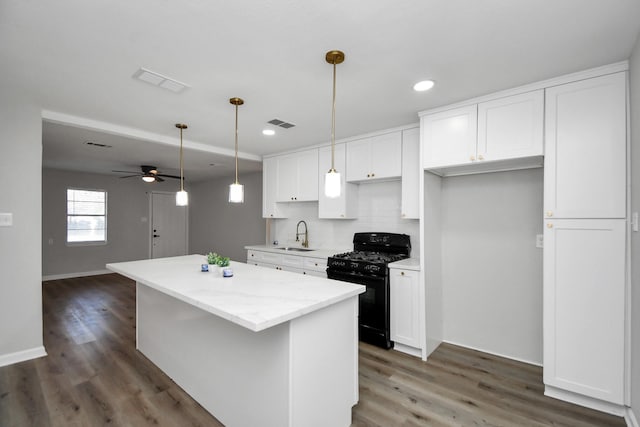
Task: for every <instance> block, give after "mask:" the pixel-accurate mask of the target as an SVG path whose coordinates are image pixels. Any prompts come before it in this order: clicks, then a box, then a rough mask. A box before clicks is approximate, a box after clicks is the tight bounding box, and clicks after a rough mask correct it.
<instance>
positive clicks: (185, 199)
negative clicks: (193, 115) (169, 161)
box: [176, 123, 189, 206]
mask: <svg viewBox="0 0 640 427" xmlns="http://www.w3.org/2000/svg"><path fill="white" fill-rule="evenodd" d="M176 127H177V128H178V129H180V191H178V192H177V193H176V206H187V205H188V204H189V194H188V193H187V192H186V191H184V168H183V161H182V131H183V130H184V129H186V128H187V125H185V124H182V123H176Z"/></svg>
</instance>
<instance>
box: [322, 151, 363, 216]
mask: <svg viewBox="0 0 640 427" xmlns="http://www.w3.org/2000/svg"><path fill="white" fill-rule="evenodd" d="M346 155H347V150H346V148H345V144H336V148H335V161H334V165H335V168H336V170H337V171H338V172H339V173H340V188H341V190H342V191H341V192H340V197H335V198H329V197H326V196H325V195H324V177H325V175H326V173H327V172H328V171H329V169H330V168H331V147H330V146H329V147H322V148H320V149H319V152H318V218H334V219H348V218H356V217H357V215H358V185H356V184H350V183H348V182H346V164H347V162H346Z"/></svg>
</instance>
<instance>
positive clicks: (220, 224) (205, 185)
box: [189, 172, 266, 262]
mask: <svg viewBox="0 0 640 427" xmlns="http://www.w3.org/2000/svg"><path fill="white" fill-rule="evenodd" d="M231 178H232V177H228V178H224V179H216V180H210V181H204V182H199V183H197V184H194V185H193V186H192V189H191V190H190V191H191V192H190V194H189V205H190V206H189V209H190V210H189V214H190V224H189V252H190V253H199V254H206V253H209V252H217V253H219V254H221V255H224V256H228V257H230V258H231V259H233V260H236V261H241V262H245V261H246V260H247V252H246V250H245V249H244V247H245V246H247V245H255V244H262V243H264V240H265V224H266V220H265V219H264V218H262V172H258V173H253V174H247V175H241V176H240V177H239V181H240V183H241V184H243V185H244V191H245V195H244V203H242V204H236V203H229V202H228V200H229V184H230V183H231V181H232V179H231Z"/></svg>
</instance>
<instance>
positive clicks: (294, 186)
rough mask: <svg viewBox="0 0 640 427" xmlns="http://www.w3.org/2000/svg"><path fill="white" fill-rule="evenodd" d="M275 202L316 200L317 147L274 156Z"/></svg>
mask: <svg viewBox="0 0 640 427" xmlns="http://www.w3.org/2000/svg"><path fill="white" fill-rule="evenodd" d="M275 159H277V191H276V201H277V202H307V201H317V200H318V149H317V148H314V149H311V150H305V151H301V152H298V153H292V154H284V155H282V156H276V157H275Z"/></svg>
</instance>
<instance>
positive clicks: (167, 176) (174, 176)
mask: <svg viewBox="0 0 640 427" xmlns="http://www.w3.org/2000/svg"><path fill="white" fill-rule="evenodd" d="M156 176H163V177H165V178H174V179H180V177H179V176H177V175H167V174H164V173H157V174H156Z"/></svg>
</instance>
